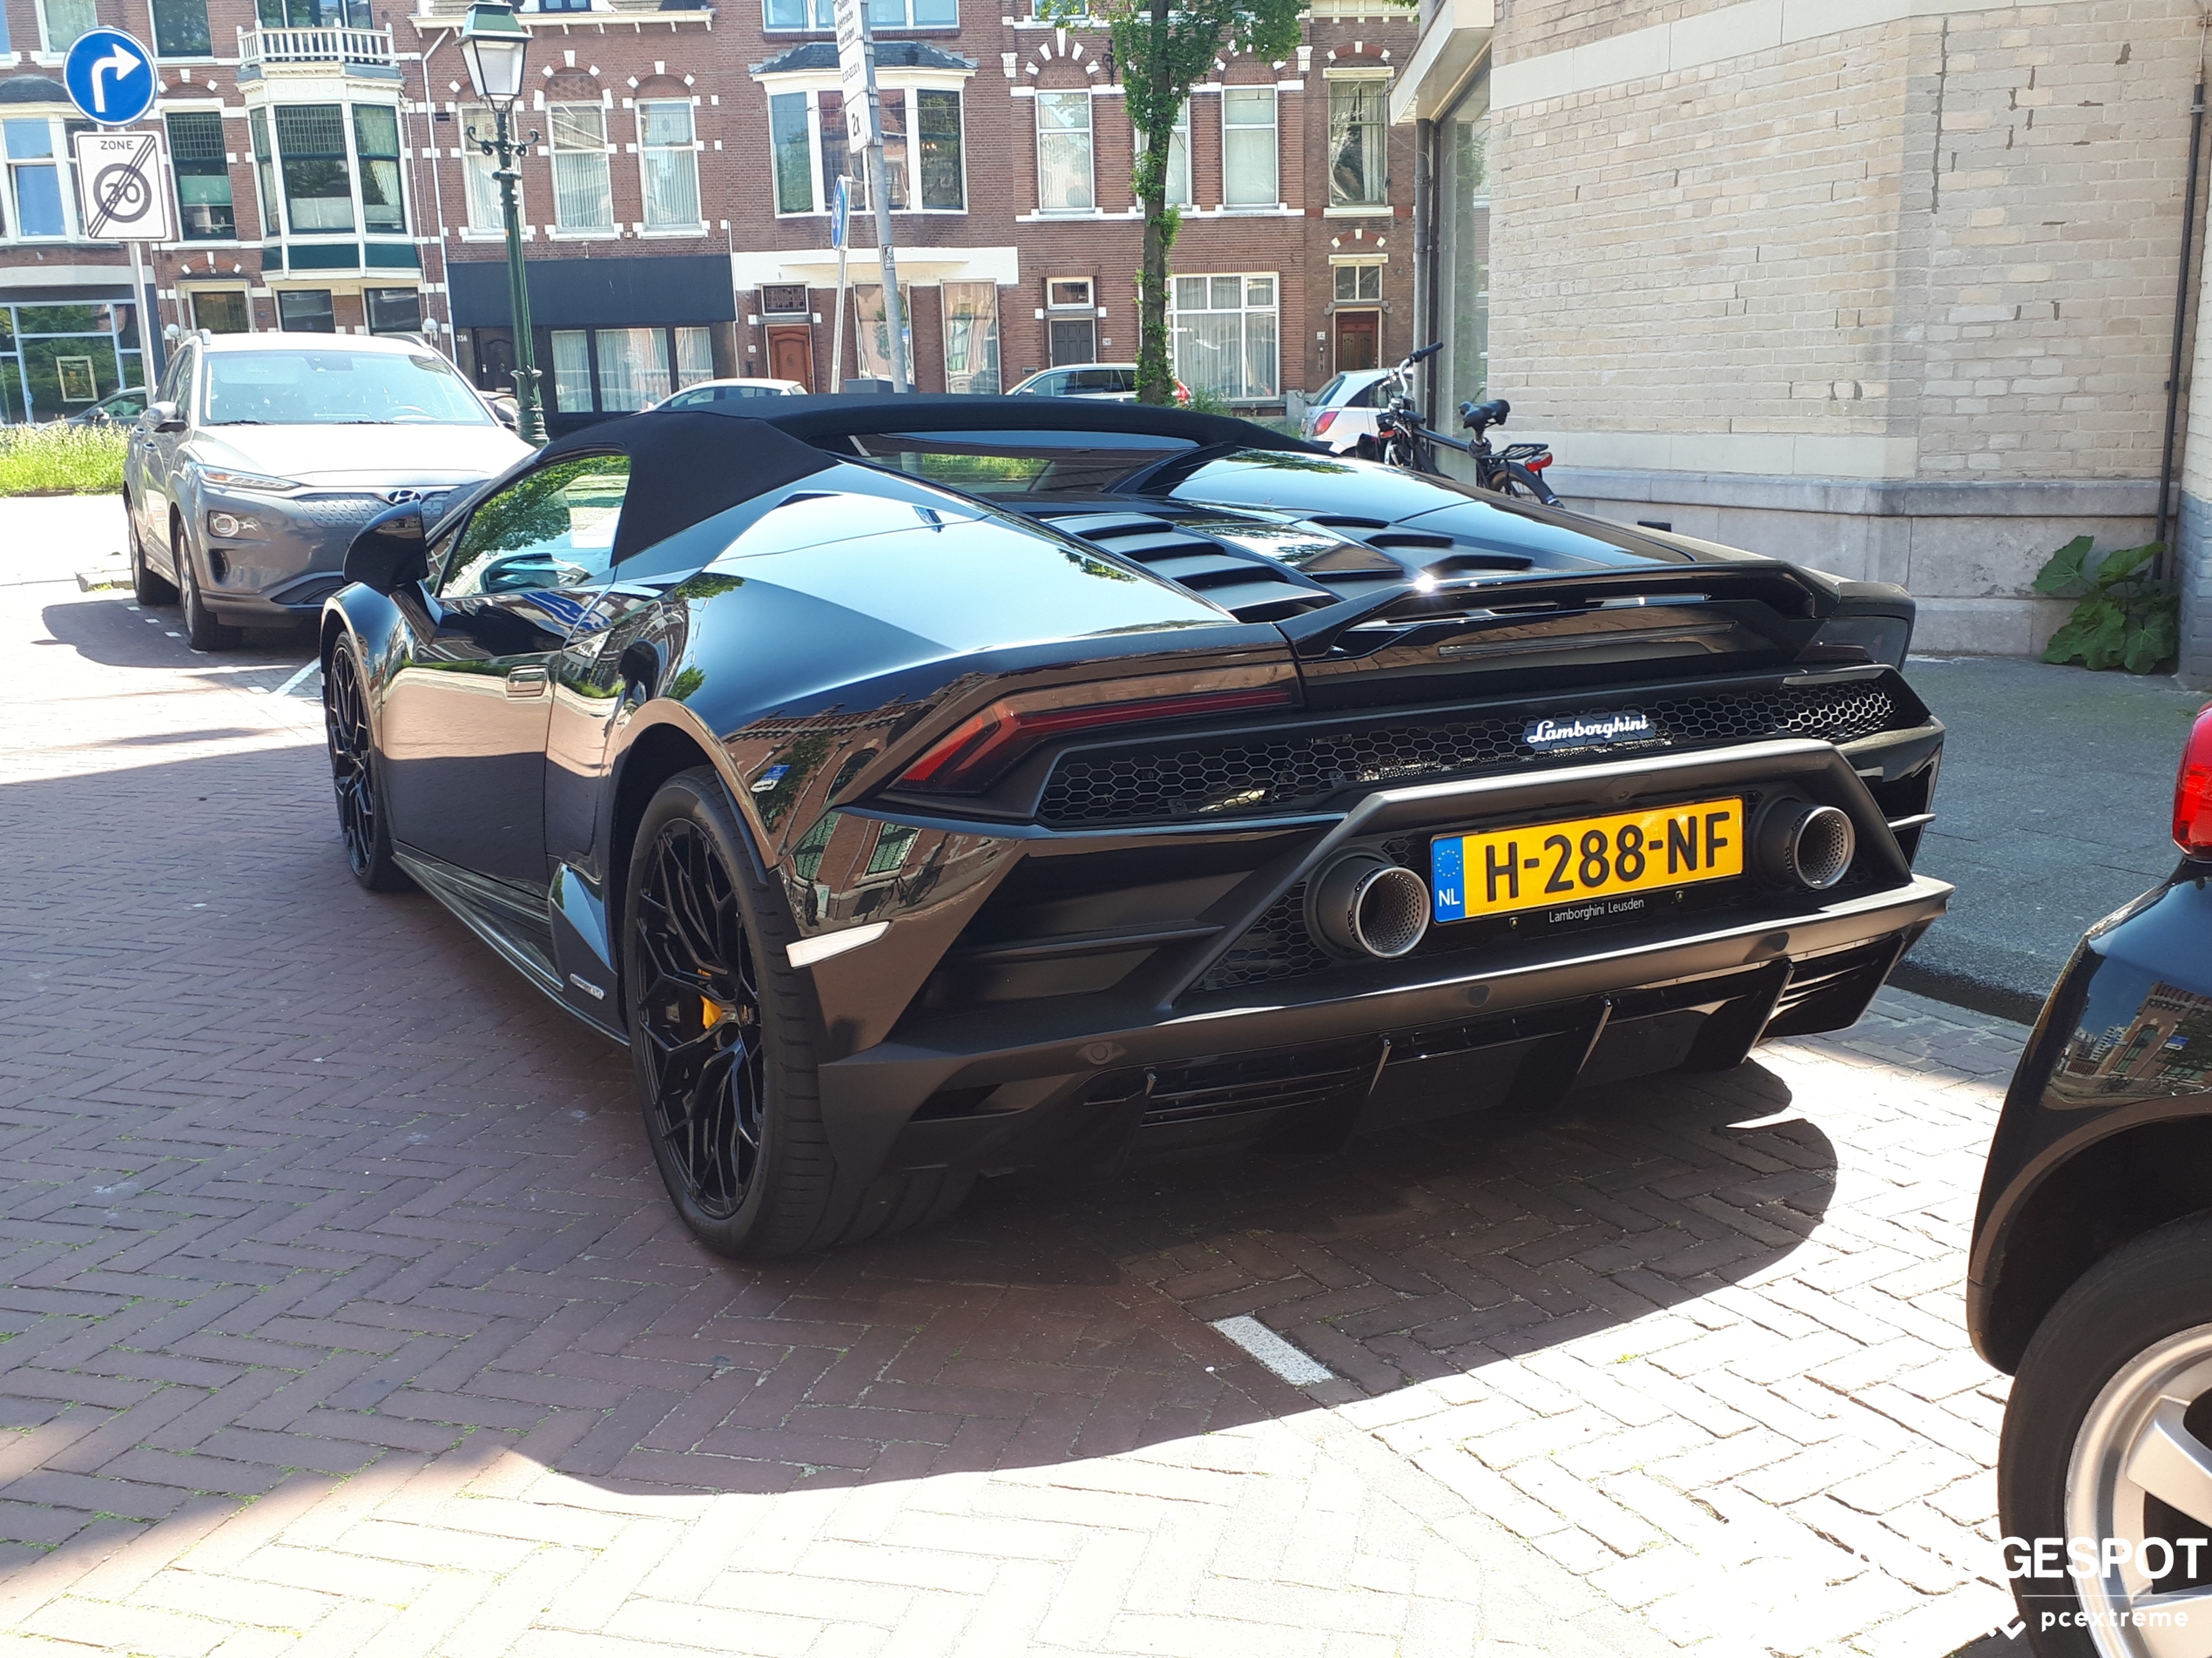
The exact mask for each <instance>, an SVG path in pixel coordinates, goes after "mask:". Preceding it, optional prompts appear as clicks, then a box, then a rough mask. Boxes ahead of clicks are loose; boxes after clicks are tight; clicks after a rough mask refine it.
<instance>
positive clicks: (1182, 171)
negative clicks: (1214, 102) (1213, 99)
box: [1135, 98, 1190, 207]
mask: <svg viewBox="0 0 2212 1658" xmlns="http://www.w3.org/2000/svg"><path fill="white" fill-rule="evenodd" d="M1135 140H1136V153H1137V154H1138V155H1143V153H1144V134H1143V133H1142V132H1136V133H1135ZM1167 185H1168V193H1167V203H1166V205H1167V206H1170V207H1188V206H1190V99H1189V98H1184V100H1183V108H1182V110H1181V111H1180V112H1179V113H1177V116H1176V118H1175V125H1174V126H1173V128H1171V129H1170V131H1169V134H1168V179H1167Z"/></svg>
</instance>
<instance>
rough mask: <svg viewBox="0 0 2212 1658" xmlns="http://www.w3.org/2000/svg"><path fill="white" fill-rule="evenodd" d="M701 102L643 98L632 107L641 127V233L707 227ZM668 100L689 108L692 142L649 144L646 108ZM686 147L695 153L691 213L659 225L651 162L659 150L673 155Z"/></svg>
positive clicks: (691, 233)
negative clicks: (702, 183)
mask: <svg viewBox="0 0 2212 1658" xmlns="http://www.w3.org/2000/svg"><path fill="white" fill-rule="evenodd" d="M698 102H699V101H698V99H697V98H639V99H638V100H637V103H636V104H635V106H634V107H633V109H632V111H631V113H632V115H633V116H634V117H635V118H636V123H637V201H638V206H637V211H638V212H639V213H641V214H642V215H643V217H642V218H641V219H639V220H638V233H639V234H640V235H642V236H696V235H698V234H699V233H701V232H703V231H705V228H706V209H705V205H704V202H705V198H704V197H703V196H702V194H701V192H700V187H699V172H700V168H699V160H698V158H699V155H700V153H701V152H703V151H705V148H706V145H705V144H704V143H702V142H701V141H700V139H699V119H698ZM664 104H672V105H675V106H677V107H679V108H681V109H683V110H684V111H685V118H686V119H687V120H688V122H689V124H690V125H691V142H690V143H688V144H656V145H647V144H646V142H645V111H646V108H647V106H648V105H651V106H654V107H658V106H661V105H664ZM685 151H689V152H691V218H689V219H682V220H675V219H671V220H670V221H669V222H668V223H667V224H665V225H657V224H655V223H654V222H653V188H652V174H651V168H650V166H649V165H648V163H649V162H650V160H651V157H652V156H653V155H654V154H655V153H656V152H667V153H669V154H671V155H672V154H678V153H680V152H685Z"/></svg>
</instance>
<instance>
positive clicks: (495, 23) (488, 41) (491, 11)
mask: <svg viewBox="0 0 2212 1658" xmlns="http://www.w3.org/2000/svg"><path fill="white" fill-rule="evenodd" d="M529 45H530V36H529V30H527V29H525V28H523V24H522V22H521V20H520V19H519V18H517V17H516V15H515V8H514V7H513V6H512V5H510V4H509V3H507V0H476V3H475V4H474V5H472V6H470V7H469V17H468V21H467V22H466V23H464V24H462V30H461V55H462V57H463V58H464V59H465V60H466V61H467V63H468V64H469V84H470V85H471V86H472V87H474V88H475V93H476V96H477V97H478V98H482V99H483V100H484V102H485V103H486V104H489V105H490V106H491V113H492V120H493V124H494V129H493V134H492V136H491V137H490V138H479V137H478V136H477V134H476V129H475V127H473V126H472V127H470V128H469V130H468V131H469V143H471V144H473V145H475V146H476V148H477V149H479V150H481V151H482V152H483V153H484V154H486V155H488V156H491V157H494V158H496V159H497V160H498V162H499V166H498V169H497V171H496V172H494V173H493V174H492V177H493V178H495V179H498V180H499V206H500V212H502V215H503V216H504V218H505V219H506V224H507V292H508V296H509V301H510V303H511V304H512V306H513V307H514V317H515V406H516V419H515V424H516V428H517V430H518V431H519V433H520V434H521V436H522V439H523V441H524V442H525V443H533V444H536V443H543V442H544V441H545V425H544V422H543V420H541V419H540V417H539V414H538V400H537V353H536V348H535V347H534V346H533V344H532V342H531V339H530V291H529V281H528V280H527V279H526V278H525V276H524V274H523V226H522V219H521V215H520V213H519V211H518V210H517V208H516V204H515V186H516V184H518V183H520V182H521V180H522V176H523V175H522V173H521V172H519V171H518V170H517V169H516V165H515V158H516V156H518V155H521V154H523V153H524V152H527V151H528V150H529V147H530V145H533V144H536V142H537V139H538V135H537V133H536V131H532V132H531V133H530V135H529V137H528V138H516V136H515V130H514V126H513V125H512V123H513V117H514V112H515V101H516V99H517V98H520V97H522V95H523V58H524V57H526V56H528V54H529Z"/></svg>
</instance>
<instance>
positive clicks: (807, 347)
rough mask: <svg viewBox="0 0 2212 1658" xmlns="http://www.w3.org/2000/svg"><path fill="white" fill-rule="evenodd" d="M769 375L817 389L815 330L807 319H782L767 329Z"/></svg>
mask: <svg viewBox="0 0 2212 1658" xmlns="http://www.w3.org/2000/svg"><path fill="white" fill-rule="evenodd" d="M768 374H769V377H770V378H771V379H772V380H795V381H798V382H799V384H800V385H802V386H804V387H805V388H806V389H807V390H808V391H810V392H811V391H813V389H814V330H813V326H812V325H810V324H808V323H804V322H779V323H772V324H771V325H770V327H769V329H768Z"/></svg>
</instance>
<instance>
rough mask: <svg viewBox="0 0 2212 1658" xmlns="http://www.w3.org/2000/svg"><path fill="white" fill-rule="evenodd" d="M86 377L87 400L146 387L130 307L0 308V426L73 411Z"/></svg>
mask: <svg viewBox="0 0 2212 1658" xmlns="http://www.w3.org/2000/svg"><path fill="white" fill-rule="evenodd" d="M171 361H172V362H173V361H177V359H175V358H172V359H171ZM88 374H89V376H90V378H91V394H92V396H93V397H105V396H106V395H107V394H109V393H110V392H114V391H120V390H122V389H123V388H125V387H135V386H143V385H145V383H146V381H145V376H144V374H142V373H141V372H140V365H139V358H138V337H137V328H136V327H135V322H134V318H133V316H132V307H129V306H127V305H81V304H64V305H13V306H11V305H0V421H21V420H51V419H52V418H53V417H54V416H55V415H57V414H65V413H67V412H68V410H69V409H70V408H73V407H81V406H82V405H83V404H84V403H85V402H87V401H91V399H89V398H86V397H85V396H84V391H85V389H86V387H85V381H86V378H87V376H88Z"/></svg>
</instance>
